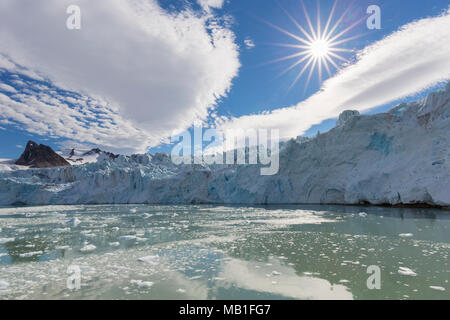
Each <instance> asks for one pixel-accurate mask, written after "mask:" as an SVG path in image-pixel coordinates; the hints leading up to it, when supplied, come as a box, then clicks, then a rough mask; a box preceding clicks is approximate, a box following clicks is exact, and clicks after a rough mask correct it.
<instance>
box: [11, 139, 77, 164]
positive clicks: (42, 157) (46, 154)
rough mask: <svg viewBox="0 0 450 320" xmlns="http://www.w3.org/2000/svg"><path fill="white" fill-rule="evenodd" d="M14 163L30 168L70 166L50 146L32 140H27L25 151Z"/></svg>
mask: <svg viewBox="0 0 450 320" xmlns="http://www.w3.org/2000/svg"><path fill="white" fill-rule="evenodd" d="M15 164H17V165H21V166H29V167H31V168H50V167H60V166H70V163H68V162H67V161H66V160H65V159H64V158H63V157H61V156H60V155H58V154H57V153H56V152H55V151H53V149H52V148H50V147H49V146H46V145H43V144H39V145H38V144H37V143H35V142H33V141H28V143H27V146H26V147H25V151H24V152H23V153H22V155H21V156H20V158H19V159H18V160H17V161H16V162H15Z"/></svg>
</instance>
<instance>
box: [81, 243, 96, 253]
mask: <svg viewBox="0 0 450 320" xmlns="http://www.w3.org/2000/svg"><path fill="white" fill-rule="evenodd" d="M95 249H97V247H96V246H94V245H93V244H87V245H85V246H84V247H83V248H81V249H80V251H81V252H92V251H94V250H95Z"/></svg>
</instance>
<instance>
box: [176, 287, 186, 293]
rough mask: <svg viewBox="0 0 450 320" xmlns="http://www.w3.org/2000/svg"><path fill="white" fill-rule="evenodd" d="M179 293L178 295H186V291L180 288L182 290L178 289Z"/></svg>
mask: <svg viewBox="0 0 450 320" xmlns="http://www.w3.org/2000/svg"><path fill="white" fill-rule="evenodd" d="M177 292H178V293H186V290H184V289H181V288H180V289H177Z"/></svg>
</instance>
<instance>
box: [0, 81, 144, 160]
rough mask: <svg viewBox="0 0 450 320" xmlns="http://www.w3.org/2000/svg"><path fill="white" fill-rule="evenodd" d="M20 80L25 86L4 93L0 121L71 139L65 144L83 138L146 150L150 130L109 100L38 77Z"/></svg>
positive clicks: (0, 100)
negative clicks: (37, 78) (69, 90)
mask: <svg viewBox="0 0 450 320" xmlns="http://www.w3.org/2000/svg"><path fill="white" fill-rule="evenodd" d="M18 80H19V81H20V82H21V83H22V85H23V86H25V89H22V90H20V93H16V94H12V95H10V96H7V95H5V94H3V93H0V124H7V125H10V126H15V127H17V128H19V129H21V130H25V131H27V132H30V133H34V134H38V135H41V136H46V137H52V138H64V139H67V140H68V141H67V143H62V145H63V146H64V147H65V148H70V147H73V146H75V145H76V144H77V143H76V141H83V142H85V143H87V144H90V145H91V146H93V145H95V146H99V147H102V148H103V149H106V150H110V151H116V152H124V153H132V152H144V151H146V147H147V145H148V144H147V143H148V135H149V133H148V132H146V131H144V130H141V129H138V128H136V127H135V126H134V125H133V123H132V122H131V121H129V120H126V119H123V118H122V117H121V116H120V115H119V114H118V113H117V112H116V111H115V110H113V109H112V108H110V107H108V106H107V104H106V102H104V101H102V100H96V99H92V98H90V97H88V96H83V95H79V94H76V93H72V92H66V91H61V90H60V88H57V87H52V86H48V85H46V84H44V83H42V82H39V80H36V79H30V80H20V79H18Z"/></svg>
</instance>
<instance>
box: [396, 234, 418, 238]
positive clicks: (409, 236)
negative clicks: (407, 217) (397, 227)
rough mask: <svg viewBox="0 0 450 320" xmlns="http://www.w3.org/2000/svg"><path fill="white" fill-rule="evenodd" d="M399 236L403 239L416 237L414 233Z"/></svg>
mask: <svg viewBox="0 0 450 320" xmlns="http://www.w3.org/2000/svg"><path fill="white" fill-rule="evenodd" d="M398 236H399V237H401V238H412V237H413V236H414V235H413V234H412V233H400V234H399V235H398Z"/></svg>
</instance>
